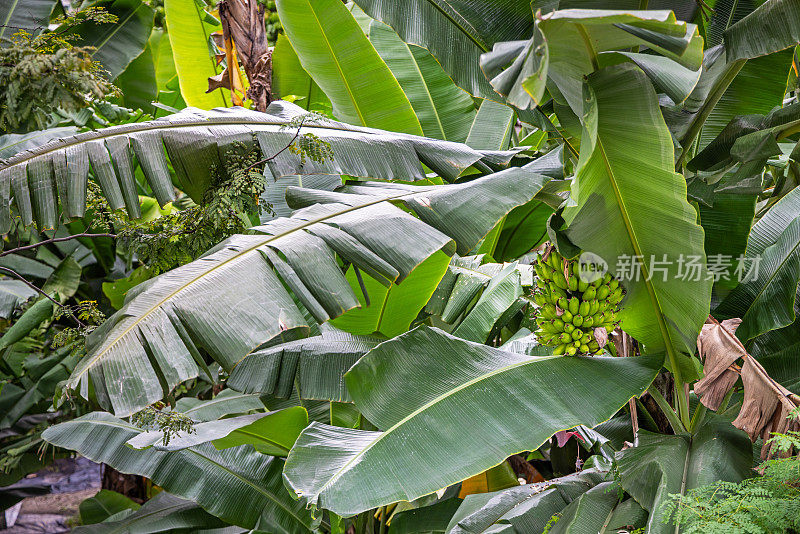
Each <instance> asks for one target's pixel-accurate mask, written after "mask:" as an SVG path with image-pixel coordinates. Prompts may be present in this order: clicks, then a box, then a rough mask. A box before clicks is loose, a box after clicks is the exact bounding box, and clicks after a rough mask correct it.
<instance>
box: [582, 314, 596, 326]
mask: <svg viewBox="0 0 800 534" xmlns="http://www.w3.org/2000/svg"><path fill="white" fill-rule="evenodd" d="M593 324H594V317H592V316H591V315H590V316H589V317H584V318H583V324H582V325H581V326H582V327H583V328H591V327H592V325H593Z"/></svg>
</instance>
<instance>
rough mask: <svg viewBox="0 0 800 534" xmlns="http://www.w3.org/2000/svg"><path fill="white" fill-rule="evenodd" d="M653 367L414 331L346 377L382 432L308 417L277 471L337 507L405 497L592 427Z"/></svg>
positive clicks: (639, 386)
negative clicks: (560, 434)
mask: <svg viewBox="0 0 800 534" xmlns="http://www.w3.org/2000/svg"><path fill="white" fill-rule="evenodd" d="M421 354H422V355H435V356H433V357H420V355H421ZM660 366H661V358H658V357H642V358H620V359H617V358H559V357H531V356H527V355H522V354H516V353H511V352H506V351H503V350H500V349H493V348H491V347H487V346H485V345H480V344H476V343H470V342H467V341H464V340H461V339H458V338H455V337H453V336H450V335H448V334H445V333H444V332H441V331H439V330H436V329H431V328H425V327H420V328H416V329H414V330H412V331H411V332H409V333H407V334H403V335H402V336H399V337H397V338H395V339H393V340H391V341H387V342H385V343H382V344H380V345H379V346H378V347H376V348H375V349H373V350H372V351H371V352H370V353H368V354H367V355H366V356H364V357H363V358H362V359H361V360H360V361H359V363H357V364H356V365H355V366H354V367H353V369H352V370H351V371H350V372H349V373H348V374H347V375H346V380H347V385H348V389H349V391H350V394H351V395H352V396H353V399H354V400H355V402H356V406H357V407H358V408H359V409H360V410H361V412H362V413H363V414H364V416H365V417H366V418H367V419H368V420H369V421H371V422H372V423H374V424H375V425H376V426H377V427H378V428H380V429H383V432H370V431H358V430H350V429H342V428H336V427H329V426H327V425H321V424H319V423H312V424H311V425H310V426H309V427H308V428H307V429H306V430H304V431H303V433H302V434H301V435H300V438H299V439H298V441H297V443H296V444H295V446H294V448H293V449H292V451H291V452H290V453H289V457H288V458H287V464H286V468H285V472H284V473H285V478H286V481H287V483H288V485H289V487H290V488H291V489H292V490H293V491H294V492H295V493H296V494H297V495H299V496H300V497H301V498H302V499H303V500H305V501H306V502H307V503H308V505H309V506H313V507H318V508H326V509H329V510H332V511H334V512H336V513H338V514H340V515H351V514H354V513H357V512H360V511H362V510H367V509H369V508H372V507H374V506H380V505H382V504H388V503H391V502H395V501H398V500H413V499H415V498H417V497H420V496H422V495H426V494H428V493H431V492H433V491H436V490H437V489H439V488H442V487H446V486H448V485H450V484H453V483H455V482H458V481H459V480H462V479H464V478H467V477H469V476H472V475H475V474H477V473H480V472H483V471H485V470H486V469H488V468H490V467H492V466H494V465H497V464H498V463H499V462H501V461H502V460H504V459H505V458H506V457H508V456H509V455H510V454H513V453H516V452H519V451H522V450H531V449H533V448H536V447H537V446H538V445H540V444H541V443H542V442H543V441H544V440H546V439H548V438H549V437H550V436H551V435H552V434H553V433H554V432H556V431H557V430H561V429H565V428H571V427H573V426H575V425H576V424H581V423H586V424H588V425H594V424H596V423H599V422H600V421H602V420H604V419H606V418H608V417H610V416H611V415H612V414H613V413H614V412H616V410H617V409H618V408H619V407H620V406H621V405H622V404H624V403H625V402H627V400H628V399H630V398H631V397H633V396H636V395H639V394H641V392H642V391H644V389H646V388H647V386H648V385H649V384H650V381H651V380H652V379H653V377H654V376H655V373H656V371H657V369H658V368H659V367H660ZM589 377H592V378H591V379H589ZM598 381H600V382H601V383H604V384H606V385H607V388H604V389H603V392H602V395H601V394H600V392H599V391H598V390H597V388H595V387H593V386H592V385H590V384H595V383H597V382H598ZM409 384H413V391H414V394H413V395H409ZM587 399H592V400H591V401H589V400H587ZM554 402H556V403H557V404H558V408H557V409H552V406H553V403H554ZM543 406H549V407H550V408H547V409H544V410H543ZM466 420H469V421H471V424H469V425H465V424H464V421H466ZM394 473H403V477H402V481H401V480H399V479H398V478H397V476H396V475H395V474H394Z"/></svg>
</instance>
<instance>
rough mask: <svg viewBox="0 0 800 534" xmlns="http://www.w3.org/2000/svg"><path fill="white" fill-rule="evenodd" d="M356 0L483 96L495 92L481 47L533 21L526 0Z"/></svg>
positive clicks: (518, 33)
mask: <svg viewBox="0 0 800 534" xmlns="http://www.w3.org/2000/svg"><path fill="white" fill-rule="evenodd" d="M356 4H358V5H359V6H360V7H361V8H362V9H363V10H364V11H366V13H367V14H368V15H369V16H371V17H372V18H374V19H377V20H380V21H382V22H384V23H386V24H388V25H389V26H391V27H392V28H394V30H395V31H396V32H397V33H398V34H399V35H400V37H401V38H402V39H403V40H404V41H405V42H407V43H410V44H415V45H417V46H421V47H423V48H426V49H428V50H429V51H430V52H431V54H432V55H433V57H435V58H436V59H437V61H439V63H440V64H441V65H442V67H443V68H444V70H445V71H446V72H447V73H448V74H449V75H450V77H451V78H452V79H453V80H454V81H455V83H456V84H458V85H459V86H460V87H462V88H463V89H465V90H466V91H469V92H470V93H471V94H472V95H474V96H479V97H483V98H495V99H496V98H498V96H497V94H496V93H495V92H494V91H492V88H491V86H490V85H489V84H488V83H487V82H486V78H485V77H484V75H483V73H482V72H481V70H480V68H479V66H478V58H479V57H480V55H481V53H483V52H487V51H489V50H491V48H492V45H493V44H494V43H495V42H497V41H509V40H514V39H524V38H527V37H528V36H529V35H530V32H531V27H532V26H533V13H532V12H531V7H530V3H529V2H528V1H527V0H497V1H493V2H482V1H478V0H407V1H406V2H402V3H398V2H395V1H394V0H357V1H356ZM409 13H413V16H409Z"/></svg>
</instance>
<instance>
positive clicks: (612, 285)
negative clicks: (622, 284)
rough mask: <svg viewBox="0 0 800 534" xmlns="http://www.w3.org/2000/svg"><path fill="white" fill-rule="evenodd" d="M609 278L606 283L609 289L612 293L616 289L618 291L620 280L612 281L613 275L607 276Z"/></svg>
mask: <svg viewBox="0 0 800 534" xmlns="http://www.w3.org/2000/svg"><path fill="white" fill-rule="evenodd" d="M607 276H608V277H609V279H608V280H607V281H606V283H607V284H608V289H610V290H611V291H614V290H615V289H617V288H618V287H619V280H617V279H616V278H614V279H613V280H612V279H611V275H608V274H607Z"/></svg>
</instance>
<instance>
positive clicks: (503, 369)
mask: <svg viewBox="0 0 800 534" xmlns="http://www.w3.org/2000/svg"><path fill="white" fill-rule="evenodd" d="M497 350H500V349H497ZM514 354H516V353H514ZM527 358H528V359H526V360H524V361H521V362H516V363H513V364H511V365H506V366H504V367H501V368H499V369H495V370H493V371H491V372H489V373H485V374H482V375H480V376H477V377H475V378H473V379H471V380H468V381H467V382H464V383H463V384H461V385H459V386H457V387H455V388H453V389H450V390H448V391H446V392H445V393H443V394H442V395H439V396H438V397H435V398H433V399H431V400H430V401H428V402H426V403H425V404H423V405H422V406H420V407H419V408H417V409H416V410H414V411H413V412H411V413H410V414H408V415H407V416H405V417H404V418H402V419H401V420H400V421H398V422H397V423H395V424H394V425H392V426H391V427H389V428H387V429H386V430H385V431H383V432H381V433H380V436H378V437H377V438H376V439H375V440H374V441H372V442H371V443H370V444H369V445H367V446H366V447H364V448H363V449H361V450H360V451H358V453H356V454H355V455H354V456H353V457H352V458H350V459H349V460H348V461H347V462H346V463H345V464H344V465H343V466H342V467H341V468H339V470H337V471H336V473H334V474H333V475H332V476H331V477H330V478H329V479H328V481H327V482H325V484H323V485H322V486H321V487H320V489H319V490H318V491H317V492H316V495H320V494H322V492H323V491H325V489H326V488H327V487H328V486H330V485H331V484H332V483H333V482H335V481H336V480H337V479H338V478H339V477H340V476H341V475H342V474H343V473H344V472H345V471H346V470H347V468H348V467H350V465H351V464H352V463H353V462H355V461H356V460H357V459H358V458H360V457H361V456H363V455H364V454H365V453H366V452H367V451H369V450H370V449H372V448H373V447H374V446H375V445H376V444H377V443H379V442H380V441H381V440H382V439H383V438H384V437H385V436H389V435H391V433H392V432H393V431H394V430H395V429H397V428H399V427H400V426H402V425H403V424H405V423H406V422H408V421H410V420H411V419H413V418H414V417H416V416H417V415H419V414H421V413H423V412H424V411H426V410H428V409H429V408H431V407H432V406H435V405H436V404H438V403H439V402H442V401H443V400H446V399H448V398H449V397H451V396H452V395H454V394H456V393H458V392H459V391H461V390H464V389H466V388H468V387H470V386H473V385H475V384H478V383H480V382H481V381H483V380H487V379H489V378H492V377H494V376H497V375H499V374H502V373H505V372H507V371H512V370H514V369H516V368H518V367H524V366H526V365H532V364H535V363H539V362H541V361H544V360H551V359H554V358H559V356H527Z"/></svg>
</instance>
